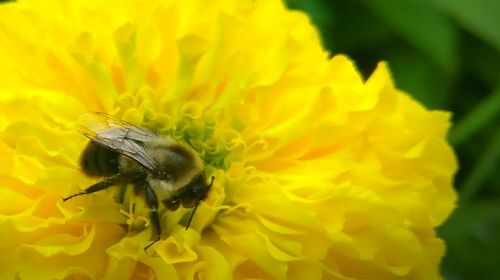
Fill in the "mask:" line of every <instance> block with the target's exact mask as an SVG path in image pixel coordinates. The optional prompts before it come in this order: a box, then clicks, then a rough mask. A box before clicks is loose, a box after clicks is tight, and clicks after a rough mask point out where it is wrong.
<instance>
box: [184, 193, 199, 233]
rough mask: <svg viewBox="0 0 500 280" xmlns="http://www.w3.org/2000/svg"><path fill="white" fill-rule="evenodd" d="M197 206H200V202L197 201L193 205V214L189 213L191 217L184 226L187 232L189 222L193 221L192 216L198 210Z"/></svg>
mask: <svg viewBox="0 0 500 280" xmlns="http://www.w3.org/2000/svg"><path fill="white" fill-rule="evenodd" d="M198 205H200V201H199V200H197V201H196V204H195V205H194V209H193V212H191V216H189V220H188V222H187V224H186V228H185V230H187V229H188V228H189V226H190V225H191V221H192V220H193V216H194V213H195V212H196V209H198Z"/></svg>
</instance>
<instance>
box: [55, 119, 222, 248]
mask: <svg viewBox="0 0 500 280" xmlns="http://www.w3.org/2000/svg"><path fill="white" fill-rule="evenodd" d="M88 117H90V119H92V120H93V121H92V122H88V123H87V124H82V125H81V126H79V127H78V130H79V131H80V133H82V134H83V135H84V136H86V137H87V138H89V139H90V141H89V143H88V144H87V146H86V147H85V149H84V150H83V152H82V154H81V157H80V166H81V169H82V171H83V173H85V174H86V175H88V176H89V177H100V178H103V179H102V180H101V181H99V182H97V183H95V184H93V185H91V186H89V187H88V188H86V189H84V190H83V191H81V192H79V193H75V194H72V195H70V196H67V197H65V198H63V201H67V200H69V199H71V198H74V197H77V196H81V195H86V194H91V193H95V192H98V191H101V190H104V189H107V188H109V187H112V186H120V187H125V186H132V187H133V188H134V192H135V193H136V194H142V195H143V196H144V198H145V201H146V204H147V205H148V207H149V209H150V215H151V216H150V219H151V226H152V229H153V232H154V234H155V237H156V238H155V239H154V240H153V241H152V242H151V243H150V244H149V245H147V246H146V247H144V251H147V249H148V248H149V247H151V246H152V245H153V244H155V243H156V242H158V241H159V240H160V239H161V226H160V219H159V216H158V207H159V202H162V203H163V204H164V205H165V207H166V208H167V209H168V210H171V211H175V210H177V209H178V208H179V206H180V205H181V204H182V206H183V207H185V208H193V210H192V212H191V215H190V216H189V219H188V222H187V225H186V230H187V229H188V228H189V226H190V224H191V221H192V219H193V216H194V214H195V212H196V209H197V208H198V205H199V204H200V202H201V201H203V200H204V199H205V198H206V197H207V194H208V191H209V190H210V188H211V186H212V184H213V181H214V177H212V178H211V181H210V183H207V179H206V175H205V170H204V166H203V163H202V161H201V159H200V157H199V156H198V154H197V153H196V151H194V150H193V148H191V147H190V146H188V145H187V144H185V143H182V142H179V141H175V140H174V139H172V138H171V137H168V136H162V135H159V134H156V133H154V132H152V131H150V130H148V129H145V128H142V127H138V126H135V125H132V124H130V123H127V122H124V121H122V120H119V119H117V118H115V117H112V116H110V115H107V114H105V113H89V114H88Z"/></svg>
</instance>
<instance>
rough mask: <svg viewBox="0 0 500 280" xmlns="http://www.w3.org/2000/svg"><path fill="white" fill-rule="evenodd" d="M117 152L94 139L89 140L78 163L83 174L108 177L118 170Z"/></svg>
mask: <svg viewBox="0 0 500 280" xmlns="http://www.w3.org/2000/svg"><path fill="white" fill-rule="evenodd" d="M119 156H120V155H119V154H118V153H117V152H115V151H112V150H110V149H108V148H106V147H104V146H102V145H100V144H98V143H96V142H95V141H90V142H89V143H88V144H87V147H85V150H83V152H82V155H81V158H80V165H81V167H82V170H83V172H84V173H85V174H87V175H89V176H97V177H109V176H112V175H115V174H116V173H118V171H119Z"/></svg>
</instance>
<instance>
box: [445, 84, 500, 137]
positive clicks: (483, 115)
mask: <svg viewBox="0 0 500 280" xmlns="http://www.w3.org/2000/svg"><path fill="white" fill-rule="evenodd" d="M499 115H500V84H499V85H498V86H497V88H496V89H495V91H494V92H493V93H492V94H491V95H490V96H488V97H487V98H486V99H484V100H483V101H482V102H481V103H479V104H478V105H477V106H476V107H474V108H473V109H472V110H471V111H470V113H469V114H468V115H467V116H466V117H465V118H464V119H462V120H460V121H459V122H458V123H457V124H456V125H455V127H454V128H453V129H452V131H451V133H450V142H451V143H452V144H453V145H454V146H457V145H460V144H461V143H463V142H464V141H466V140H467V139H469V138H470V137H471V136H472V135H474V134H475V133H477V132H478V131H479V130H481V129H482V128H483V127H485V126H487V125H488V124H489V123H490V122H492V121H494V120H496V119H497V118H498V116H499Z"/></svg>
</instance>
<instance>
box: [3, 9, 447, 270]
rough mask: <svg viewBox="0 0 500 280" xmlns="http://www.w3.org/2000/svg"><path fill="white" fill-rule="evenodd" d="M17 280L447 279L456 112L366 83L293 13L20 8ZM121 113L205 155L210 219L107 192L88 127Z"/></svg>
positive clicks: (8, 239)
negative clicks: (96, 117)
mask: <svg viewBox="0 0 500 280" xmlns="http://www.w3.org/2000/svg"><path fill="white" fill-rule="evenodd" d="M0 61H1V63H0V153H1V156H0V177H1V184H0V237H1V238H0V250H1V252H2V254H1V256H0V279H37V280H38V279H64V278H71V279H87V278H90V279H153V278H157V279H192V278H196V279H198V278H200V279H228V278H236V279H243V278H245V279H248V278H259V279H288V278H289V279H436V278H439V269H438V267H439V261H440V259H441V257H442V255H443V252H444V245H443V241H442V240H440V239H439V238H438V237H436V234H435V231H434V228H435V227H436V226H437V225H439V224H441V223H442V222H443V220H444V219H445V218H446V217H447V216H448V215H449V213H450V211H451V209H452V208H453V204H454V201H455V193H454V192H453V188H452V175H453V173H454V171H455V170H456V162H455V158H454V155H453V152H452V151H451V149H450V147H449V146H448V145H447V144H446V142H445V134H446V132H447V129H448V126H449V124H448V119H449V114H448V113H445V112H439V111H433V112H430V111H427V110H426V109H425V108H423V107H422V106H421V105H419V104H418V103H417V102H415V101H414V100H412V99H411V98H410V97H409V96H408V95H406V94H405V93H403V92H401V91H398V90H397V89H395V88H394V85H393V83H392V81H391V78H390V74H389V73H388V70H387V66H386V65H385V64H384V63H381V64H379V66H378V67H377V69H376V70H375V72H374V73H373V75H372V76H371V77H370V78H369V79H368V80H367V81H363V79H362V78H361V77H360V75H359V74H358V73H357V71H356V69H355V67H354V66H353V64H352V62H351V61H350V60H349V59H348V58H347V57H345V56H341V55H338V56H334V57H333V58H329V57H328V53H327V52H326V51H325V50H323V49H322V47H321V42H320V40H319V38H318V34H317V31H316V30H315V28H314V27H313V26H312V25H311V23H310V21H309V19H308V17H307V16H306V15H304V14H303V13H300V12H294V11H290V10H287V9H286V8H285V7H284V5H283V3H281V2H280V1H278V0H268V1H251V0H213V1H200V0H196V1H181V0H151V1H132V0H126V1H124V0H121V1H97V0H85V1H84V0H80V1H75V0H72V1H55V0H54V1H36V0H24V1H18V2H15V3H4V4H2V5H0ZM87 112H106V113H108V114H110V115H113V116H116V117H117V118H119V119H122V120H124V121H127V122H129V123H132V124H135V125H138V126H141V127H146V128H149V129H151V130H153V131H155V132H157V133H159V134H162V135H168V136H170V137H172V138H174V139H176V140H178V141H183V142H184V143H185V144H186V145H189V146H191V147H192V148H193V149H194V150H195V151H196V152H197V153H198V155H199V157H200V158H201V160H202V161H203V162H204V165H205V170H206V173H207V178H210V177H211V176H214V178H215V180H214V184H213V186H212V188H211V189H210V192H209V194H208V197H207V198H206V199H205V200H204V201H203V202H202V203H201V204H200V206H199V208H198V210H197V212H196V215H195V216H194V218H193V221H192V223H191V227H190V228H189V229H188V230H185V229H184V226H183V225H184V224H185V220H186V218H187V217H189V214H190V213H191V212H190V211H191V209H185V208H183V207H180V208H179V209H178V210H177V211H167V210H166V209H165V207H160V214H161V219H160V220H161V226H162V233H163V235H162V240H161V241H159V242H158V243H156V244H155V245H154V246H153V247H151V248H150V250H149V251H148V252H144V250H143V248H144V246H145V245H147V244H148V243H149V242H150V241H151V238H152V237H151V236H152V231H151V224H150V220H149V209H148V207H147V206H146V205H145V203H144V200H143V197H142V196H139V197H135V198H134V196H133V195H132V194H131V193H127V194H126V195H125V197H126V199H125V201H124V203H122V204H120V203H117V202H116V200H117V199H116V196H117V194H118V193H119V192H120V190H122V189H125V190H128V188H127V187H125V186H117V187H115V188H112V189H111V190H109V191H102V192H97V193H93V194H90V195H86V196H80V197H78V198H74V199H72V200H69V201H66V202H63V201H62V200H61V198H62V197H64V196H67V195H70V194H72V193H75V192H78V191H80V190H82V189H84V188H86V187H88V186H90V185H92V184H93V183H96V182H98V181H99V179H95V178H89V177H86V176H85V175H84V174H83V173H82V172H81V171H80V167H79V156H80V153H81V151H82V150H83V149H84V147H85V145H86V143H87V139H86V138H85V137H83V136H82V135H81V134H80V133H79V132H78V131H77V130H75V126H76V125H78V124H79V122H80V120H79V118H80V116H81V115H83V114H85V113H87Z"/></svg>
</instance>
